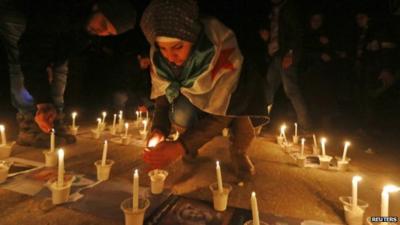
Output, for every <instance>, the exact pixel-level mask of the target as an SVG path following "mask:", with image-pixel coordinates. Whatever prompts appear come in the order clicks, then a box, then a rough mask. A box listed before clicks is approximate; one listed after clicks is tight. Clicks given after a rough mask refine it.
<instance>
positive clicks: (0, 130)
mask: <svg viewBox="0 0 400 225" xmlns="http://www.w3.org/2000/svg"><path fill="white" fill-rule="evenodd" d="M0 133H1V145H7V139H6V129H5V127H4V125H0Z"/></svg>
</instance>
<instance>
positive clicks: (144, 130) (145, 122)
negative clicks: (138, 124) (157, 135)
mask: <svg viewBox="0 0 400 225" xmlns="http://www.w3.org/2000/svg"><path fill="white" fill-rule="evenodd" d="M148 122H149V121H148V120H147V119H146V120H143V122H142V123H143V133H146V131H147V123H148Z"/></svg>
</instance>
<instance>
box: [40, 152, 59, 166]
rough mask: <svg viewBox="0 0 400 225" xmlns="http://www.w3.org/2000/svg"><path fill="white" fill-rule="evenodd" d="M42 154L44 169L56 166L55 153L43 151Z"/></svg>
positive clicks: (56, 158)
mask: <svg viewBox="0 0 400 225" xmlns="http://www.w3.org/2000/svg"><path fill="white" fill-rule="evenodd" d="M43 154H44V161H45V166H46V167H55V166H57V162H58V157H57V152H56V151H43Z"/></svg>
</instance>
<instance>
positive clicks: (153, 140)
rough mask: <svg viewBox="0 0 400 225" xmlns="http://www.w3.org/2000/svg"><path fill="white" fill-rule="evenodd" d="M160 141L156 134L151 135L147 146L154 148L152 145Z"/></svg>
mask: <svg viewBox="0 0 400 225" xmlns="http://www.w3.org/2000/svg"><path fill="white" fill-rule="evenodd" d="M160 141H161V140H160V139H159V138H158V137H157V136H155V137H153V138H151V139H150V140H149V144H148V145H147V147H149V148H154V147H156V146H157V144H158V143H159V142H160Z"/></svg>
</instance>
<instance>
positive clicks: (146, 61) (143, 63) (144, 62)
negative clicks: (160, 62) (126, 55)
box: [137, 55, 151, 70]
mask: <svg viewBox="0 0 400 225" xmlns="http://www.w3.org/2000/svg"><path fill="white" fill-rule="evenodd" d="M137 59H138V62H139V66H140V69H141V70H145V69H147V68H149V66H150V64H151V61H150V58H149V57H142V56H141V55H138V56H137Z"/></svg>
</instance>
